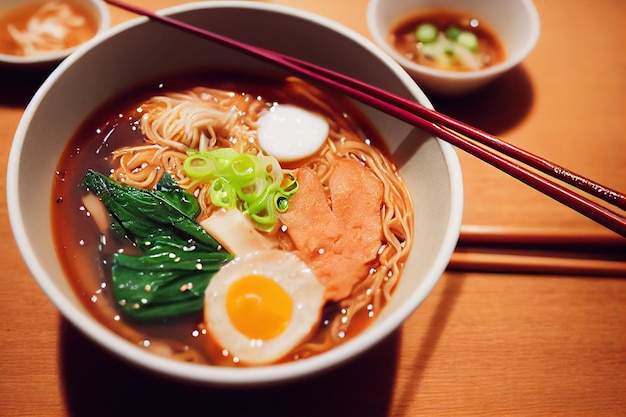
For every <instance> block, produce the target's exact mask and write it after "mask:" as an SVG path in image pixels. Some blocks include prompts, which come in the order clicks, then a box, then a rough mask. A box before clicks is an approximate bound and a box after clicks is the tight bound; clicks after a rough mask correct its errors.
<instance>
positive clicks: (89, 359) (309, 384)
mask: <svg viewBox="0 0 626 417" xmlns="http://www.w3.org/2000/svg"><path fill="white" fill-rule="evenodd" d="M60 333H61V335H60V336H61V337H60V340H61V342H60V343H61V346H60V363H59V366H60V373H61V377H62V388H61V389H62V392H63V394H64V397H65V405H66V408H67V410H68V413H69V415H71V416H75V417H79V416H89V417H98V416H107V417H109V416H117V417H119V416H151V417H154V416H185V415H210V416H220V417H228V416H259V417H262V416H273V417H280V416H325V417H332V416H342V417H349V416H359V417H361V416H362V417H367V416H385V415H387V414H388V412H389V408H390V406H391V400H392V392H393V384H394V379H395V371H396V361H397V358H398V348H399V333H398V332H396V333H394V334H392V335H391V336H390V337H388V338H387V339H385V340H384V341H382V342H381V343H380V344H379V345H377V346H375V347H374V348H372V349H371V350H370V351H368V352H366V353H365V354H363V355H362V356H359V357H358V358H355V359H354V360H353V361H352V362H350V363H348V364H346V365H344V366H342V367H340V368H337V369H334V370H331V371H329V372H327V373H325V374H322V375H320V376H317V377H314V378H312V379H308V380H304V381H297V382H292V383H289V384H287V385H280V386H271V387H267V388H256V389H225V388H214V387H202V386H196V385H188V384H186V383H181V382H175V381H172V380H169V379H167V378H164V377H162V376H158V375H154V374H151V373H148V372H144V371H143V370H140V369H138V368H135V367H134V366H130V365H128V364H126V363H125V362H123V361H121V360H119V359H118V358H116V357H113V356H111V355H110V354H108V353H107V352H105V351H104V350H102V349H101V348H100V347H99V346H97V345H95V344H94V343H92V342H91V341H90V340H89V339H87V338H86V337H85V336H84V335H83V334H82V333H81V332H80V331H79V330H77V329H76V328H75V327H74V326H73V325H71V324H70V323H69V322H68V321H66V320H63V321H62V324H61V329H60Z"/></svg>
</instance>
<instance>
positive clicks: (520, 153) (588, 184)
mask: <svg viewBox="0 0 626 417" xmlns="http://www.w3.org/2000/svg"><path fill="white" fill-rule="evenodd" d="M105 1H106V2H107V3H109V4H111V5H113V6H116V7H119V8H122V9H125V10H127V11H130V12H132V13H135V14H138V15H143V16H147V17H149V18H150V19H152V20H155V21H158V22H161V23H164V24H167V25H170V26H174V27H176V28H179V29H181V30H184V31H187V32H189V33H192V34H194V35H197V36H200V37H202V38H206V39H210V40H212V41H214V42H217V43H219V44H221V45H224V46H227V47H230V48H232V49H235V50H238V51H240V52H243V53H246V54H248V55H251V56H254V57H256V58H259V59H262V60H265V61H269V62H271V63H274V64H276V65H279V66H282V67H283V68H285V69H288V70H290V71H292V72H294V73H295V74H298V75H299V76H302V77H305V78H308V79H310V80H314V81H317V82H319V83H322V84H324V85H326V86H329V87H332V88H334V89H336V90H339V91H341V92H342V93H344V94H346V95H348V96H350V97H352V98H354V99H356V100H359V101H361V102H362V103H364V104H367V105H369V106H371V107H374V108H376V109H378V110H380V111H383V112H385V113H387V114H389V115H391V116H394V117H396V118H398V119H400V120H402V121H404V122H406V123H409V124H411V125H413V126H415V127H418V128H420V129H422V130H424V131H427V132H429V133H431V134H433V135H434V136H436V137H438V138H440V139H442V140H444V141H447V142H448V143H450V144H452V145H454V146H456V147H457V148H459V149H462V150H464V151H466V152H468V153H469V154H471V155H473V156H475V157H477V158H479V159H481V160H483V161H484V162H487V163H488V164H490V165H492V166H494V167H495V168H498V169H499V170H501V171H503V172H505V173H507V174H509V175H510V176H512V177H514V178H516V179H518V180H520V181H522V182H523V183H525V184H527V185H529V186H531V187H533V188H535V189H536V190H538V191H540V192H542V193H543V194H545V195H547V196H549V197H551V198H553V199H554V200H556V201H558V202H560V203H562V204H564V205H566V206H568V207H570V208H572V209H574V210H576V211H577V212H579V213H581V214H583V215H585V216H587V217H588V218H590V219H592V220H594V221H595V222H597V223H599V224H600V225H602V226H604V227H606V228H608V229H610V230H612V231H614V232H616V233H618V234H620V235H621V236H623V237H626V218H625V217H624V216H623V215H621V214H619V213H617V212H615V211H613V210H611V209H609V208H608V207H606V206H603V205H601V204H599V203H598V202H596V201H594V200H592V199H591V198H589V196H591V197H593V198H594V199H595V200H602V201H604V202H605V203H609V204H610V205H612V206H615V207H617V208H619V209H622V210H626V197H624V195H623V194H622V193H620V192H618V191H615V190H612V189H610V188H608V187H605V186H603V185H601V184H598V183H596V182H594V181H592V180H590V179H588V178H585V177H583V176H581V175H579V174H576V173H574V172H572V171H570V170H569V169H566V168H564V167H562V166H560V165H557V164H555V163H552V162H550V161H548V160H545V159H543V158H541V157H538V156H536V155H534V154H532V153H529V152H527V151H525V150H523V149H520V148H518V147H515V146H513V145H511V144H509V143H507V142H504V141H502V140H501V139H499V138H497V137H495V136H492V135H489V134H488V133H485V132H483V131H481V130H479V129H477V128H475V127H472V126H469V125H466V124H464V123H462V122H460V121H458V120H455V119H453V118H451V117H449V116H446V115H444V114H441V113H439V112H436V111H434V110H430V109H427V108H425V107H423V106H422V105H420V104H418V103H416V102H413V101H410V100H408V99H406V98H404V97H401V96H398V95H395V94H393V93H391V92H389V91H386V90H383V89H381V88H378V87H376V86H373V85H370V84H367V83H364V82H362V81H360V80H357V79H354V78H351V77H348V76H346V75H344V74H340V73H337V72H335V71H332V70H330V69H328V68H324V67H320V66H318V65H315V64H313V63H310V62H307V61H303V60H300V59H298V58H295V57H292V56H288V55H284V54H281V53H278V52H275V51H271V50H268V49H265V48H261V47H257V46H254V45H250V44H247V43H244V42H240V41H237V40H235V39H232V38H229V37H226V36H223V35H220V34H217V33H214V32H210V31H207V30H204V29H201V28H198V27H196V26H193V25H190V24H187V23H185V22H182V21H180V20H177V19H173V18H170V17H167V16H162V15H158V14H155V13H153V12H150V11H148V10H143V9H141V8H138V7H135V6H133V5H129V4H125V3H123V2H120V1H118V0H105ZM494 151H495V152H494ZM516 161H517V162H521V163H522V164H525V165H526V166H528V167H530V168H531V169H529V168H527V167H525V166H523V165H518V164H516ZM540 173H543V174H546V175H547V176H549V177H552V178H553V179H556V180H559V181H561V182H562V183H564V184H565V185H569V187H566V186H564V185H562V184H559V183H557V182H554V181H552V180H551V179H549V178H547V177H544V176H542V175H540ZM574 189H576V190H579V191H581V192H583V193H586V194H588V196H584V195H583V194H579V193H577V192H576V191H575V190H574Z"/></svg>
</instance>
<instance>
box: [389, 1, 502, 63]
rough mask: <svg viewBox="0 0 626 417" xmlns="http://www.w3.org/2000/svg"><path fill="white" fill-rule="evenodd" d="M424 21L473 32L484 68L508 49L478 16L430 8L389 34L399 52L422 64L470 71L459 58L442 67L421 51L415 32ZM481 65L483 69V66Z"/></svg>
mask: <svg viewBox="0 0 626 417" xmlns="http://www.w3.org/2000/svg"><path fill="white" fill-rule="evenodd" d="M422 23H432V24H434V25H435V27H436V28H437V29H438V31H439V32H445V31H446V30H447V29H448V28H450V27H451V26H455V27H457V28H458V29H460V30H466V31H469V32H472V33H474V35H476V37H477V38H478V50H477V52H476V54H477V55H478V57H479V59H480V61H481V62H482V64H483V66H482V68H487V67H490V66H493V65H496V64H498V63H500V62H503V61H504V59H505V57H506V52H505V49H504V46H503V45H502V42H501V41H500V39H499V38H498V36H497V35H496V33H495V32H494V31H493V30H492V29H491V28H489V26H488V25H487V24H486V23H485V22H483V21H480V20H479V19H477V18H475V17H472V16H470V15H468V14H464V13H460V12H456V11H453V10H447V9H437V10H430V11H427V12H420V13H416V14H414V15H412V16H410V17H408V18H406V19H404V20H402V21H401V22H400V23H398V24H397V25H396V26H395V27H393V28H392V30H391V31H390V32H389V34H388V38H387V41H388V42H389V44H390V45H392V46H393V47H394V48H395V49H396V50H397V51H398V52H400V54H402V55H403V56H404V57H406V58H407V59H409V60H411V61H414V62H416V63H418V64H420V65H425V66H428V67H432V68H438V69H444V70H450V71H471V69H468V68H466V67H464V66H463V65H462V64H459V63H458V62H456V61H453V62H451V63H450V65H449V66H447V67H445V68H444V67H442V66H440V65H439V64H437V63H436V62H435V61H434V60H433V59H431V58H429V57H427V56H424V55H423V54H422V53H420V51H419V48H420V46H419V45H418V44H419V42H418V40H417V38H416V36H415V31H416V29H417V27H418V26H419V25H420V24H422ZM482 68H480V69H482Z"/></svg>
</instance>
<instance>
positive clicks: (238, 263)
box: [204, 250, 324, 365]
mask: <svg viewBox="0 0 626 417" xmlns="http://www.w3.org/2000/svg"><path fill="white" fill-rule="evenodd" d="M248 275H261V276H265V277H267V278H270V279H272V280H273V281H274V282H276V283H277V284H278V285H280V286H281V287H282V288H283V289H284V290H285V291H286V292H287V294H289V296H290V298H291V300H292V316H291V321H290V323H289V324H288V325H287V328H286V329H285V330H284V331H283V332H282V333H281V334H280V335H278V336H276V337H274V338H272V339H269V340H259V339H250V338H249V337H248V336H246V335H244V334H242V333H241V332H239V331H238V330H237V329H236V328H235V326H234V325H233V324H232V322H231V320H230V318H229V316H228V313H227V310H226V294H227V293H228V290H229V288H230V286H231V285H232V284H233V283H234V282H236V281H237V280H239V279H240V278H242V277H245V276H248ZM323 305H324V287H323V286H322V284H321V283H320V282H319V281H318V279H317V278H316V276H315V274H314V273H313V272H312V271H311V269H310V268H309V267H308V266H307V265H306V264H305V263H304V262H302V261H301V260H300V259H299V258H298V257H297V256H295V255H294V254H292V253H290V252H285V251H281V250H262V251H256V252H251V253H247V254H245V255H242V256H239V257H236V258H234V259H233V260H231V261H230V262H229V263H228V264H227V265H225V266H224V267H223V268H222V269H221V270H220V271H219V272H218V273H217V274H215V276H214V277H213V278H212V279H211V282H210V283H209V286H208V287H207V289H206V292H205V303H204V319H205V323H206V326H207V330H208V332H209V333H210V335H211V336H212V338H213V340H214V341H215V342H217V343H218V344H219V345H220V346H221V348H223V349H226V350H227V351H228V353H229V354H230V355H232V356H233V357H236V358H237V360H238V361H239V362H240V363H244V364H256V365H259V364H267V363H272V362H276V361H278V360H279V359H281V358H283V357H284V356H285V355H287V354H288V353H289V352H290V351H292V350H293V349H294V348H295V347H296V346H298V345H299V344H300V343H301V342H302V341H303V340H304V339H305V338H306V337H307V336H309V335H310V334H311V333H312V332H313V331H314V330H315V329H316V327H317V325H318V324H319V322H320V318H321V314H322V307H323Z"/></svg>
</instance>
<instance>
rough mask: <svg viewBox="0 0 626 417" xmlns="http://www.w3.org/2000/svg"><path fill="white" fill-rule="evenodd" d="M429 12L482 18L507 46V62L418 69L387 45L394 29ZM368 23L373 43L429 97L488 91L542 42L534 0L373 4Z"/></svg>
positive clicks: (382, 0)
mask: <svg viewBox="0 0 626 417" xmlns="http://www.w3.org/2000/svg"><path fill="white" fill-rule="evenodd" d="M428 9H450V10H455V11H459V12H464V13H466V14H470V15H472V16H475V17H477V18H478V19H479V20H480V21H482V22H484V23H485V24H486V25H487V26H489V27H490V28H491V29H492V30H493V31H494V32H495V33H496V35H497V36H498V37H499V39H500V41H501V42H502V44H503V46H504V48H505V53H506V59H505V61H504V62H501V63H499V64H496V65H493V66H491V67H486V68H484V69H481V70H478V71H468V72H457V71H445V70H438V69H434V68H430V67H427V66H424V65H419V64H417V63H415V62H413V61H411V60H409V59H407V58H406V57H404V56H402V55H401V54H400V53H398V52H397V51H396V50H395V48H393V46H392V45H390V44H389V42H388V41H387V36H388V35H389V32H390V31H391V29H393V27H394V26H395V25H396V24H397V23H399V22H401V21H402V20H404V19H405V18H407V17H410V16H411V15H413V14H415V13H416V12H419V11H421V10H428ZM367 24H368V27H369V31H370V34H371V36H372V38H373V39H374V41H375V42H376V43H377V44H378V46H380V47H381V48H382V49H383V50H384V51H385V52H386V53H388V54H389V55H390V56H391V57H393V59H395V60H396V61H398V62H399V63H400V64H401V65H402V66H403V67H404V69H405V70H406V71H407V72H408V73H409V74H411V76H412V77H413V78H414V79H415V80H416V81H417V83H418V84H419V85H420V87H422V89H424V90H425V91H426V92H428V93H435V94H440V95H457V94H466V93H469V92H471V91H474V90H476V89H478V88H479V87H482V86H484V85H485V84H487V83H488V82H490V81H492V80H493V79H495V78H496V77H498V76H500V75H502V74H503V73H505V72H506V71H508V70H510V69H511V68H513V67H514V66H516V65H517V64H519V63H520V62H521V61H522V60H523V59H524V58H525V57H526V56H527V55H528V54H529V53H530V51H531V50H532V49H533V48H534V46H535V44H536V43H537V40H538V39H539V30H540V24H539V15H538V13H537V9H536V8H535V6H534V4H533V2H532V0H504V1H485V0H370V2H369V5H368V9H367Z"/></svg>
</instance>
